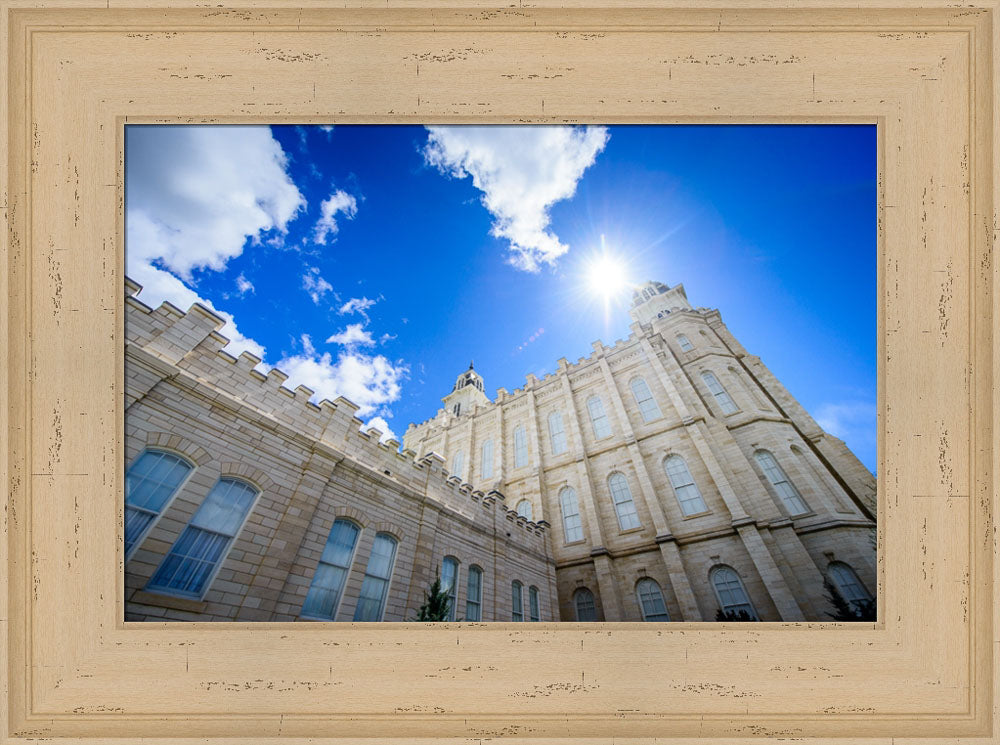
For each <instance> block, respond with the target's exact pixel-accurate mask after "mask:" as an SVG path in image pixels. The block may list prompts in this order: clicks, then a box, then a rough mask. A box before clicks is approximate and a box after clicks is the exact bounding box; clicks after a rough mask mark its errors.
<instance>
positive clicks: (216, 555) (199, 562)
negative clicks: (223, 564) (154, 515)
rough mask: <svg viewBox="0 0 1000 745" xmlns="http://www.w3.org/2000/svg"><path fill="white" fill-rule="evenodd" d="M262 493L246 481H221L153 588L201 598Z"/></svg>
mask: <svg viewBox="0 0 1000 745" xmlns="http://www.w3.org/2000/svg"><path fill="white" fill-rule="evenodd" d="M258 493H259V492H258V491H257V490H256V489H255V488H254V487H252V486H250V484H248V483H246V482H245V481H237V480H236V479H230V478H223V479H219V481H218V482H217V483H216V485H215V486H214V487H212V491H210V492H209V493H208V496H207V497H205V501H204V502H202V503H201V506H200V507H199V508H198V511H197V512H195V513H194V517H192V518H191V522H190V523H188V525H187V527H186V528H184V532H183V533H181V536H180V538H178V539H177V540H176V541H175V542H174V545H173V546H171V547H170V553H168V554H167V556H166V558H165V559H164V560H163V562H162V563H161V564H160V567H159V568H158V569H157V570H156V574H154V575H153V578H152V579H151V580H150V581H149V587H150V588H151V589H157V590H166V591H168V592H171V593H175V594H178V595H188V596H191V597H201V595H202V593H203V592H204V591H205V588H206V586H207V585H208V581H209V579H210V578H211V576H212V574H213V573H214V572H215V568H216V567H217V566H218V565H219V562H220V561H221V560H222V557H223V556H225V554H226V551H227V550H228V549H229V546H230V544H231V543H232V542H233V539H234V538H235V537H236V534H237V533H238V532H239V530H240V528H241V527H242V526H243V520H244V518H246V516H247V513H248V512H250V507H251V506H252V505H253V503H254V500H255V499H256V498H257V494H258Z"/></svg>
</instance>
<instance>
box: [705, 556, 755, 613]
mask: <svg viewBox="0 0 1000 745" xmlns="http://www.w3.org/2000/svg"><path fill="white" fill-rule="evenodd" d="M712 585H713V586H714V587H715V594H716V596H717V597H718V599H719V605H720V606H721V608H722V611H723V613H729V612H733V613H736V614H739V612H740V611H741V610H742V611H746V612H747V614H748V615H749V616H750V618H753V619H755V620H756V619H757V611H755V610H754V607H753V605H751V604H750V598H749V597H748V596H747V593H746V590H745V589H743V582H742V580H740V577H739V575H738V574H736V572H735V571H734V570H733V569H730V568H729V567H719V568H717V569H714V570H712Z"/></svg>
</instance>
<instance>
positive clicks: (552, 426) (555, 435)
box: [549, 411, 566, 455]
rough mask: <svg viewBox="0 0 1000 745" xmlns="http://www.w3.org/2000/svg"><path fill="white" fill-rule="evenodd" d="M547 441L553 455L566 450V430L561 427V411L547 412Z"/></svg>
mask: <svg viewBox="0 0 1000 745" xmlns="http://www.w3.org/2000/svg"><path fill="white" fill-rule="evenodd" d="M549 442H550V443H551V444H552V454H553V455H561V454H562V453H565V452H566V431H565V430H564V429H563V420H562V412H559V411H553V412H552V413H551V414H549Z"/></svg>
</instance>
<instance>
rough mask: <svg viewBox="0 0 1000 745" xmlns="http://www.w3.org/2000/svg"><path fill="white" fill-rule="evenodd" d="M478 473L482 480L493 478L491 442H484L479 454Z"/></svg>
mask: <svg viewBox="0 0 1000 745" xmlns="http://www.w3.org/2000/svg"><path fill="white" fill-rule="evenodd" d="M479 472H480V473H481V474H482V475H483V478H484V479H491V478H493V440H485V441H484V442H483V446H482V449H481V450H480V453H479Z"/></svg>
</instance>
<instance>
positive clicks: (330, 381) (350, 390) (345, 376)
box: [277, 336, 409, 429]
mask: <svg viewBox="0 0 1000 745" xmlns="http://www.w3.org/2000/svg"><path fill="white" fill-rule="evenodd" d="M302 346H303V352H302V354H299V355H293V356H290V357H285V358H284V359H282V360H281V361H279V362H278V365H277V366H278V368H279V369H280V370H282V371H283V372H284V373H285V374H286V375H288V380H287V381H286V382H285V385H286V386H288V387H290V388H295V387H296V386H298V385H305V386H308V387H309V388H312V389H313V390H314V391H316V394H317V398H318V399H323V398H328V399H330V400H333V399H335V398H337V396H343V397H344V398H347V399H348V400H350V401H351V402H353V403H354V404H356V405H357V406H358V407H359V408H358V416H360V417H362V418H364V417H368V416H371V415H373V414H380V415H382V416H384V415H385V414H386V411H385V408H384V407H385V406H386V405H387V404H390V403H392V402H393V401H396V400H397V399H398V398H399V393H400V384H401V383H402V381H403V380H404V379H405V378H406V376H407V375H408V374H409V368H408V367H407V366H406V365H405V364H403V363H400V362H397V363H393V362H391V361H390V360H388V359H387V358H386V357H384V356H382V355H376V356H372V355H367V354H364V353H361V352H358V351H356V350H354V349H347V350H344V351H342V352H341V353H340V354H339V355H338V356H337V358H336V360H334V358H333V355H331V354H330V353H329V352H327V353H325V354H322V355H320V356H317V355H316V350H315V349H314V347H313V345H312V341H311V340H310V338H309V337H308V336H303V337H302ZM380 429H381V427H380Z"/></svg>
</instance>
